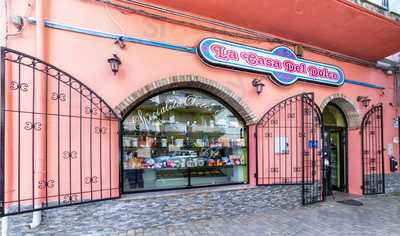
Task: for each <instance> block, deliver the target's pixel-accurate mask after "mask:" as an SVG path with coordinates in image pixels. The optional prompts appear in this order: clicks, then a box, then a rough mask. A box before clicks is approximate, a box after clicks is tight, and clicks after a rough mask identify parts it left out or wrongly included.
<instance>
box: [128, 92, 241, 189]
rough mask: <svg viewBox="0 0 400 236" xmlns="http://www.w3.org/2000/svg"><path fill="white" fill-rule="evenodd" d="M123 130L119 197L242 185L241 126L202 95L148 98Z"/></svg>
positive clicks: (220, 105) (167, 94)
mask: <svg viewBox="0 0 400 236" xmlns="http://www.w3.org/2000/svg"><path fill="white" fill-rule="evenodd" d="M123 129H124V130H123V131H124V132H123V190H124V192H132V191H144V190H153V189H171V188H185V187H192V186H208V185H221V184H233V183H245V182H247V147H246V144H247V142H246V137H245V135H246V131H245V125H244V123H243V121H242V119H240V118H239V117H238V116H237V115H236V114H235V113H234V112H232V111H231V110H230V109H229V108H228V107H227V106H225V105H224V104H223V103H222V102H219V101H218V100H217V99H215V98H214V97H212V96H210V95H208V94H206V93H203V92H200V91H197V90H193V89H180V90H174V91H168V92H164V93H162V94H159V95H157V96H154V97H152V98H151V99H149V100H147V101H145V102H144V103H142V104H141V105H139V106H138V107H137V108H135V109H134V110H133V111H132V112H131V113H130V114H129V115H128V116H127V117H126V119H125V120H124V122H123Z"/></svg>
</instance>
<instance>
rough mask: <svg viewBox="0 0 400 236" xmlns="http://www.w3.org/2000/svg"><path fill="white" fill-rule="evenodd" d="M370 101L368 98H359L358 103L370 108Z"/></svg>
mask: <svg viewBox="0 0 400 236" xmlns="http://www.w3.org/2000/svg"><path fill="white" fill-rule="evenodd" d="M370 101H371V99H370V98H368V96H358V97H357V102H361V103H362V104H363V106H364V107H368V106H369V102H370Z"/></svg>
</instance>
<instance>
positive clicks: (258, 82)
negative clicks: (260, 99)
mask: <svg viewBox="0 0 400 236" xmlns="http://www.w3.org/2000/svg"><path fill="white" fill-rule="evenodd" d="M251 84H252V85H253V87H255V88H256V92H257V95H260V93H261V92H262V90H263V87H264V86H265V84H263V83H262V82H261V80H259V79H253V81H252V82H251Z"/></svg>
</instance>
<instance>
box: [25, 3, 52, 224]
mask: <svg viewBox="0 0 400 236" xmlns="http://www.w3.org/2000/svg"><path fill="white" fill-rule="evenodd" d="M43 10H44V4H43V0H36V1H35V15H36V57H37V58H39V59H44V56H45V53H44V50H45V48H44V47H45V45H44V36H45V35H44V20H43V15H44V14H43ZM39 73H40V72H39ZM39 76H41V78H40V79H39V80H38V81H37V93H36V94H37V103H36V104H35V111H36V112H40V113H44V114H46V112H47V109H46V108H47V101H46V90H45V89H46V88H45V85H46V81H45V80H46V78H45V77H44V75H43V74H39ZM35 119H37V121H38V122H41V123H42V124H43V125H42V127H43V129H42V130H41V131H40V132H37V133H36V134H35V135H36V137H35V140H37V142H36V143H35V169H34V179H35V182H34V189H35V190H37V191H38V192H36V191H35V192H36V193H37V195H36V196H34V200H33V201H34V202H33V203H34V205H35V207H34V208H35V209H39V208H42V206H43V197H45V195H44V190H41V189H40V188H39V187H38V183H39V180H42V181H43V180H44V181H47V180H46V179H45V171H46V169H45V165H46V163H45V162H46V159H45V155H46V137H45V136H44V135H43V134H46V133H47V132H46V131H47V122H46V118H43V117H42V118H40V119H39V118H38V117H36V118H35ZM35 122H36V120H35ZM41 221H42V212H41V210H37V211H34V212H33V213H32V222H31V223H30V224H27V225H26V226H25V227H26V228H27V229H34V228H36V227H38V226H39V225H40V223H41Z"/></svg>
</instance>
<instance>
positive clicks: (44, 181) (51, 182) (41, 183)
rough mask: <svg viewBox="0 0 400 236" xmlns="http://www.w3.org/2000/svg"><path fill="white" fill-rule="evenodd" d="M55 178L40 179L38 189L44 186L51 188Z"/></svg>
mask: <svg viewBox="0 0 400 236" xmlns="http://www.w3.org/2000/svg"><path fill="white" fill-rule="evenodd" d="M55 182H56V181H55V180H52V179H49V180H47V181H46V180H40V181H39V182H38V184H39V189H45V188H53V187H54V184H55Z"/></svg>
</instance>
